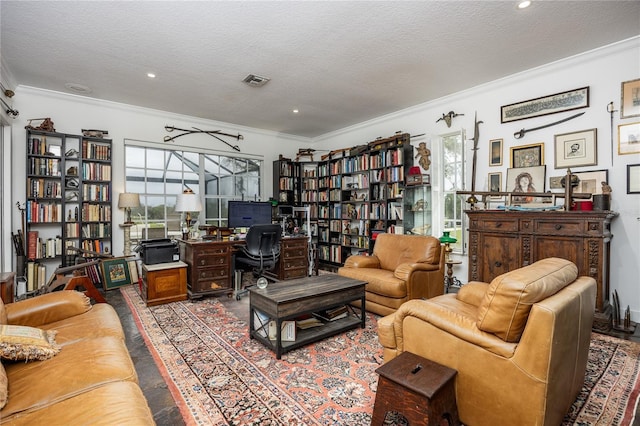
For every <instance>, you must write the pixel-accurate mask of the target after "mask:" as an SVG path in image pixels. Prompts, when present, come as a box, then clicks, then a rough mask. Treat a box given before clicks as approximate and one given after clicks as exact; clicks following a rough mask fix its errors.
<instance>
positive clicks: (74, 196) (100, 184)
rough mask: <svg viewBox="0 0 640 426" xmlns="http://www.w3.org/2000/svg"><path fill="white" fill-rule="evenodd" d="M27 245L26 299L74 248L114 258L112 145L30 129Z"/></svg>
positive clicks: (68, 261) (66, 262) (65, 262)
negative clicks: (109, 255)
mask: <svg viewBox="0 0 640 426" xmlns="http://www.w3.org/2000/svg"><path fill="white" fill-rule="evenodd" d="M26 161H27V164H26V165H27V167H26V175H27V176H26V203H25V222H26V223H25V233H26V235H25V245H26V250H25V252H26V254H27V266H26V278H27V293H29V292H33V291H36V290H38V289H39V288H40V287H42V286H43V285H44V284H46V281H47V280H48V279H49V277H50V275H51V274H52V273H53V270H55V269H56V268H57V267H58V266H63V267H64V266H70V265H71V264H72V262H73V261H74V259H75V256H76V251H74V250H70V249H69V247H76V248H80V249H84V250H87V251H93V252H99V253H111V243H112V240H111V238H112V225H111V209H112V207H111V200H112V187H111V178H112V176H111V140H109V139H102V138H95V137H85V136H82V135H72V134H66V133H58V132H45V131H39V130H33V129H27V159H26Z"/></svg>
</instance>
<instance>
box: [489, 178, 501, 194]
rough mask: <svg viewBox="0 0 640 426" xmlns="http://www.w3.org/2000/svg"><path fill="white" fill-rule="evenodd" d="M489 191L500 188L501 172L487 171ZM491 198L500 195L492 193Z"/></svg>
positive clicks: (495, 190) (496, 190)
mask: <svg viewBox="0 0 640 426" xmlns="http://www.w3.org/2000/svg"><path fill="white" fill-rule="evenodd" d="M488 186H489V192H500V191H501V190H502V172H496V173H489V185H488ZM491 198H500V195H492V196H491Z"/></svg>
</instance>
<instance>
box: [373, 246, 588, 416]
mask: <svg viewBox="0 0 640 426" xmlns="http://www.w3.org/2000/svg"><path fill="white" fill-rule="evenodd" d="M577 275H578V268H577V267H576V265H574V264H573V263H571V262H570V261H568V260H564V259H558V258H547V259H543V260H540V261H538V262H536V263H534V264H532V265H529V266H526V267H524V268H520V269H516V270H514V271H511V272H508V273H506V274H503V275H500V276H498V277H496V278H495V279H494V280H493V281H492V282H491V283H490V284H487V283H481V282H470V283H468V284H466V285H464V286H463V287H462V288H461V289H460V291H459V292H458V293H457V294H446V295H443V296H439V297H435V298H433V299H429V300H412V301H409V302H407V303H405V304H404V305H402V306H401V307H400V309H398V311H397V312H396V313H394V314H392V315H389V316H386V317H384V318H381V319H380V320H379V321H378V336H379V339H380V343H381V344H382V345H383V346H384V360H385V362H388V361H390V360H391V359H393V358H395V357H396V356H397V355H399V354H400V353H401V352H404V351H408V352H412V353H414V354H417V355H420V356H423V357H424V358H427V359H430V360H432V361H435V362H437V363H439V364H442V365H445V366H448V367H450V368H453V369H455V370H457V371H458V374H457V375H456V400H457V404H458V413H459V415H460V421H461V422H462V423H464V424H468V425H474V426H476V425H480V426H482V425H516V424H517V425H559V424H560V423H562V419H563V417H564V416H565V414H566V413H567V411H568V410H569V408H570V407H571V404H572V403H573V401H574V400H575V399H576V397H577V395H578V393H579V392H580V389H581V388H582V384H583V382H584V377H585V369H586V365H587V357H588V354H589V341H590V339H591V326H592V322H593V316H594V311H595V299H596V282H595V280H594V279H593V278H591V277H579V278H578V276H577Z"/></svg>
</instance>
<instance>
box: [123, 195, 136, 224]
mask: <svg viewBox="0 0 640 426" xmlns="http://www.w3.org/2000/svg"><path fill="white" fill-rule="evenodd" d="M132 207H140V194H133V193H131V192H121V193H120V195H119V196H118V208H120V209H124V211H125V214H126V215H127V218H126V220H125V222H124V223H125V224H127V225H128V224H132V223H133V221H132V220H131V208H132Z"/></svg>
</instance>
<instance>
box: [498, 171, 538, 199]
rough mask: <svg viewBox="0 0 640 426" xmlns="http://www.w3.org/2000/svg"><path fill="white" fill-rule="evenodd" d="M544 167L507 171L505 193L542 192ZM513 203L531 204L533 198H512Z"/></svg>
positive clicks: (524, 196) (525, 196)
mask: <svg viewBox="0 0 640 426" xmlns="http://www.w3.org/2000/svg"><path fill="white" fill-rule="evenodd" d="M545 174H546V166H534V167H518V168H510V169H507V183H506V185H505V187H506V188H505V191H507V192H523V193H527V192H544V182H545ZM511 200H512V201H513V202H514V203H533V202H535V201H536V199H535V197H530V196H527V195H526V194H523V195H522V196H514V197H512V198H511Z"/></svg>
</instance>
